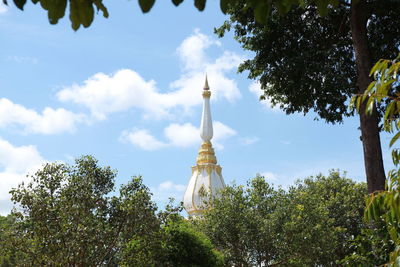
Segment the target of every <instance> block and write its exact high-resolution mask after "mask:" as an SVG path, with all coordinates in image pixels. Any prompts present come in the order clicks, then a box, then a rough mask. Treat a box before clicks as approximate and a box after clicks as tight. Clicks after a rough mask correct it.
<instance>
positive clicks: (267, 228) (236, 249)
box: [197, 177, 283, 266]
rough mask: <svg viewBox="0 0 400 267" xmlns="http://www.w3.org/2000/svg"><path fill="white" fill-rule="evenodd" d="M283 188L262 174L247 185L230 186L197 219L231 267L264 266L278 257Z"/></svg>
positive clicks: (200, 226)
mask: <svg viewBox="0 0 400 267" xmlns="http://www.w3.org/2000/svg"><path fill="white" fill-rule="evenodd" d="M282 195H283V191H276V190H274V189H273V188H272V187H271V186H270V185H269V184H268V183H267V182H265V180H264V179H263V178H262V177H256V178H255V179H253V180H251V181H250V182H249V183H248V186H247V187H243V186H236V185H233V186H228V187H227V188H226V189H224V190H223V191H222V192H221V195H220V197H219V198H217V199H215V200H214V201H213V203H212V207H213V208H212V209H210V210H209V211H208V212H206V213H205V215H204V219H203V220H200V221H199V222H197V223H198V224H199V226H198V227H199V228H200V229H202V230H203V231H204V233H205V234H206V235H207V236H209V238H210V239H211V241H212V242H213V243H214V244H215V245H216V246H217V248H219V249H220V250H221V251H222V252H223V253H224V254H225V258H226V262H227V265H228V266H263V265H265V264H268V263H270V262H272V261H275V260H278V259H279V258H277V257H279V255H280V253H279V245H278V244H277V242H278V241H279V233H280V231H281V230H280V229H279V225H280V224H279V223H278V222H277V220H276V218H275V217H274V211H275V209H276V206H277V205H278V203H279V201H280V199H281V197H282Z"/></svg>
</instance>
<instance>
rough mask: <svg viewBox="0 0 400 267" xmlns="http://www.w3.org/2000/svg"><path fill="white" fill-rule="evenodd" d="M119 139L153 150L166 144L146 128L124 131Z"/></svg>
mask: <svg viewBox="0 0 400 267" xmlns="http://www.w3.org/2000/svg"><path fill="white" fill-rule="evenodd" d="M120 139H121V141H124V142H128V143H131V144H132V145H135V146H137V147H139V148H141V149H143V150H148V151H153V150H157V149H160V148H162V147H165V146H166V145H167V144H165V143H163V142H161V141H159V140H157V139H156V138H155V137H154V136H152V135H151V134H149V133H148V131H147V130H132V131H124V132H122V134H121V138H120Z"/></svg>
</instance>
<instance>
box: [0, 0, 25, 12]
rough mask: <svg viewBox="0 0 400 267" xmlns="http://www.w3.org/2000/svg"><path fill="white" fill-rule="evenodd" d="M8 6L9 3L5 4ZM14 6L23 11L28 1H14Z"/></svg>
mask: <svg viewBox="0 0 400 267" xmlns="http://www.w3.org/2000/svg"><path fill="white" fill-rule="evenodd" d="M5 4H7V3H5ZM14 4H15V5H16V6H17V7H18V8H19V9H21V10H24V6H25V4H26V0H14Z"/></svg>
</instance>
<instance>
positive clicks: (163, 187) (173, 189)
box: [150, 181, 186, 204]
mask: <svg viewBox="0 0 400 267" xmlns="http://www.w3.org/2000/svg"><path fill="white" fill-rule="evenodd" d="M150 190H151V192H152V193H153V200H154V201H156V202H163V204H165V203H166V202H167V201H168V199H169V198H174V199H175V200H176V201H178V202H179V201H182V196H183V192H185V190H186V186H185V185H183V184H175V183H174V182H171V181H165V182H162V183H161V184H159V185H158V186H157V187H150Z"/></svg>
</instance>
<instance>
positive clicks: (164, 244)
mask: <svg viewBox="0 0 400 267" xmlns="http://www.w3.org/2000/svg"><path fill="white" fill-rule="evenodd" d="M223 263H224V260H223V256H222V254H221V253H220V252H218V251H217V250H216V249H214V247H213V245H212V244H211V242H210V240H209V239H208V238H207V237H206V236H205V235H204V234H203V233H201V232H199V231H198V230H196V229H195V227H193V226H192V225H191V224H190V223H189V222H188V221H186V220H185V219H183V218H182V217H179V218H177V217H175V218H174V219H171V220H168V221H167V222H166V224H165V225H163V226H162V227H161V228H160V231H159V232H157V234H156V235H154V236H153V237H151V238H148V236H135V237H134V238H132V240H131V241H130V242H129V243H128V245H127V247H126V249H125V252H124V260H123V266H167V267H187V266H205V267H206V266H210V267H214V266H223Z"/></svg>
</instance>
